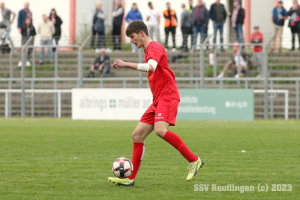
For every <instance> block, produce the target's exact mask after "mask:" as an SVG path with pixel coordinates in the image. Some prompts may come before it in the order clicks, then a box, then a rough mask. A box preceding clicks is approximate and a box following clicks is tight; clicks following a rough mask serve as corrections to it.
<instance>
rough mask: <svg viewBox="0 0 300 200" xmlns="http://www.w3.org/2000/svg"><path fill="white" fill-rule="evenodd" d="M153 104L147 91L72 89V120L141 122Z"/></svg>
mask: <svg viewBox="0 0 300 200" xmlns="http://www.w3.org/2000/svg"><path fill="white" fill-rule="evenodd" d="M151 103H152V94H151V91H150V89H149V88H147V89H86V88H76V89H72V119H77V120H79V119H83V120H140V119H141V117H142V115H143V114H144V112H145V111H146V110H147V108H148V107H149V106H150V105H151Z"/></svg>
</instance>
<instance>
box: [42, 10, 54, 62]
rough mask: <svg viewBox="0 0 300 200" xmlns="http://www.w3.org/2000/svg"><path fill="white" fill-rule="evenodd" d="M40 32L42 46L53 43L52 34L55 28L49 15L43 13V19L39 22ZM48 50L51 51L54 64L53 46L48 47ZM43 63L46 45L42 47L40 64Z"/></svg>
mask: <svg viewBox="0 0 300 200" xmlns="http://www.w3.org/2000/svg"><path fill="white" fill-rule="evenodd" d="M38 33H39V34H40V36H41V45H42V46H44V45H52V36H53V35H54V33H55V28H54V25H53V23H52V22H50V21H49V20H48V17H47V16H46V15H45V14H44V15H43V21H42V22H41V23H40V24H39V27H38ZM48 52H49V59H50V62H51V63H52V64H53V53H52V47H48ZM43 63H44V47H42V48H41V54H40V62H39V64H40V65H42V64H43Z"/></svg>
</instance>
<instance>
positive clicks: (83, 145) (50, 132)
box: [0, 119, 300, 199]
mask: <svg viewBox="0 0 300 200" xmlns="http://www.w3.org/2000/svg"><path fill="white" fill-rule="evenodd" d="M136 124H137V122H133V121H72V120H70V119H62V120H57V119H8V120H6V119H0V138H1V139H0V199H299V196H300V192H299V190H300V189H299V188H300V172H299V159H300V158H299V132H300V131H299V130H300V123H299V121H280V120H274V121H254V122H205V121H178V122H177V125H176V127H172V128H171V130H172V131H174V132H176V133H177V134H178V135H180V136H181V137H182V139H183V140H184V141H185V142H186V144H187V145H188V146H189V147H190V148H191V149H192V151H194V152H195V153H196V154H197V155H199V156H201V158H202V159H203V160H204V162H205V165H204V167H203V168H202V169H201V170H200V174H199V175H198V176H197V177H196V179H194V180H192V181H190V182H187V181H186V180H185V179H186V176H187V173H188V170H187V169H186V167H187V165H188V163H187V162H186V160H185V159H184V158H183V157H182V156H181V155H180V154H179V153H178V152H177V151H176V150H175V149H174V148H173V147H172V146H170V145H169V144H168V143H166V142H165V141H163V140H162V139H160V138H159V137H157V136H156V135H155V133H154V132H153V133H152V134H150V136H149V137H148V138H147V139H146V152H145V156H144V159H143V162H142V165H141V168H140V171H139V173H138V175H137V179H136V183H135V186H134V187H121V186H115V185H113V184H112V183H110V182H109V181H108V180H107V178H108V177H109V176H113V174H112V171H111V166H112V163H113V161H114V160H115V159H116V158H118V157H121V156H125V157H127V158H129V159H131V155H132V140H131V133H132V131H133V130H134V128H135V125H136ZM242 150H245V151H246V153H242V152H241V151H242ZM259 183H261V184H265V183H267V184H268V186H269V191H268V192H258V190H257V185H258V184H259ZM194 184H210V186H209V191H207V192H200V191H198V192H195V191H194ZM211 184H217V185H220V186H222V185H223V186H224V185H227V184H235V185H239V186H255V191H254V192H244V193H240V192H216V191H215V192H213V191H211V190H212V188H211ZM272 184H292V186H293V191H292V192H275V191H273V192H272V191H270V189H271V185H272Z"/></svg>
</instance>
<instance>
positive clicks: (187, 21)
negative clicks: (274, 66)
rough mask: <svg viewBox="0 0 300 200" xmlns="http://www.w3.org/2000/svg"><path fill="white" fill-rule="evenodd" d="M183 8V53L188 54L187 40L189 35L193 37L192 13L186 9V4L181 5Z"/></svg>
mask: <svg viewBox="0 0 300 200" xmlns="http://www.w3.org/2000/svg"><path fill="white" fill-rule="evenodd" d="M181 8H182V9H183V11H182V14H181V22H180V24H181V32H182V37H183V40H182V41H183V42H182V51H183V52H187V51H188V45H187V39H188V36H189V35H190V36H191V37H192V34H191V33H192V30H193V25H192V15H191V13H190V11H189V10H187V9H186V7H185V4H184V3H183V4H182V5H181Z"/></svg>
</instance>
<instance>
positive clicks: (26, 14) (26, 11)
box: [18, 2, 32, 33]
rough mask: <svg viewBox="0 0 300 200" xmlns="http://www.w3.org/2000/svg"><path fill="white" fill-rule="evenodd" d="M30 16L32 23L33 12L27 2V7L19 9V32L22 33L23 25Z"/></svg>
mask: <svg viewBox="0 0 300 200" xmlns="http://www.w3.org/2000/svg"><path fill="white" fill-rule="evenodd" d="M26 18H29V19H30V20H31V23H32V12H31V11H30V10H29V3H28V2H26V3H25V8H24V9H22V10H20V11H19V15H18V29H19V32H20V33H21V31H22V27H23V26H24V23H25V19H26Z"/></svg>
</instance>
